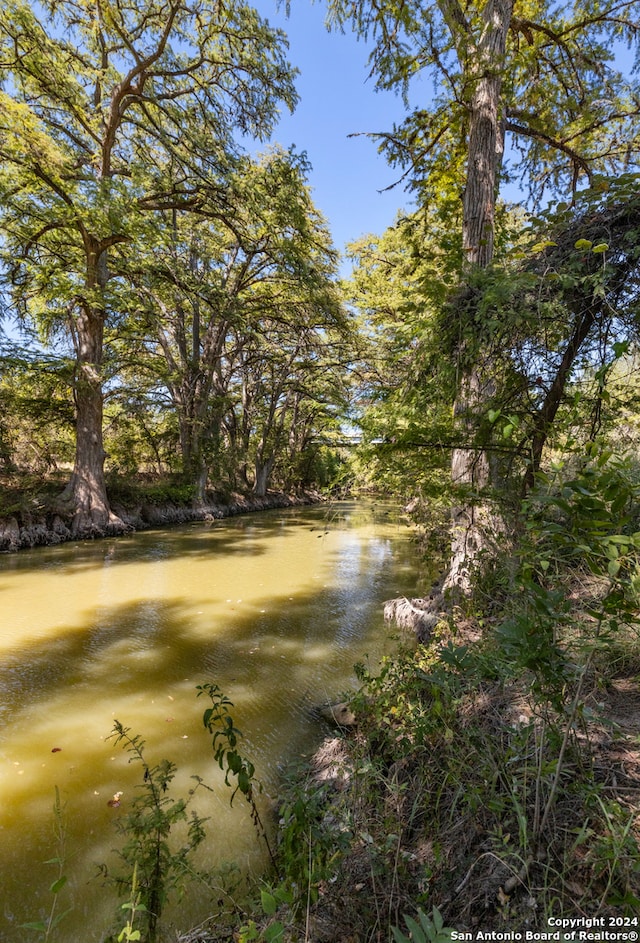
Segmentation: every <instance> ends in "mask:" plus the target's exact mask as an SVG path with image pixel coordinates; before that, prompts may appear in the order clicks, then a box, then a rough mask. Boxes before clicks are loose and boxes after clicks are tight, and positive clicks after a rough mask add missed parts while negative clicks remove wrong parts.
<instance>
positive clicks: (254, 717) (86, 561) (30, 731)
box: [0, 502, 426, 943]
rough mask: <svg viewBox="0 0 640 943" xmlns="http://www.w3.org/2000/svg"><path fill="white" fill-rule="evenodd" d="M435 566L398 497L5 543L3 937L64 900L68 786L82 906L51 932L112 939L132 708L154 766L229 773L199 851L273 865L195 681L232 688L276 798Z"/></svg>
mask: <svg viewBox="0 0 640 943" xmlns="http://www.w3.org/2000/svg"><path fill="white" fill-rule="evenodd" d="M424 581H426V577H425V578H424V580H423V575H422V574H420V573H419V572H418V566H417V563H416V559H415V548H414V545H413V543H412V540H411V533H410V531H409V530H408V529H407V527H406V526H405V525H404V524H403V523H402V522H401V521H400V520H399V518H398V516H397V513H396V512H395V509H393V508H390V507H389V506H387V505H384V504H380V505H372V504H366V503H365V504H360V503H353V502H341V503H339V504H337V505H333V506H331V507H326V506H322V507H314V508H310V509H304V510H300V509H295V510H293V509H292V510H287V511H270V512H266V513H262V514H256V515H247V516H245V517H238V518H233V519H230V520H228V521H223V522H216V523H215V524H212V525H208V524H196V525H190V526H186V527H178V528H173V529H168V530H164V531H153V532H149V533H142V534H136V535H133V536H131V537H126V538H120V539H118V540H105V541H99V542H96V543H83V544H65V545H62V546H60V547H51V548H43V549H41V550H36V551H32V552H24V553H21V554H17V555H15V554H14V555H4V556H2V557H0V602H1V609H0V692H1V701H0V799H1V802H0V872H1V874H2V883H1V888H0V898H1V901H0V902H1V907H0V941H2V943H4V941H6V943H22V941H33V940H37V939H38V936H37V934H35V933H33V931H27V930H22V929H20V924H21V923H23V922H25V921H31V920H37V919H40V918H42V917H43V916H44V915H45V913H46V912H47V911H48V907H49V905H50V903H51V894H50V893H49V891H48V888H49V886H50V884H51V883H52V881H54V880H55V878H56V876H57V871H56V869H55V867H54V866H53V865H50V864H49V865H47V864H44V862H45V861H46V860H47V859H50V858H52V857H54V856H55V855H57V853H58V851H57V848H56V844H55V839H54V833H53V814H52V805H53V802H54V798H55V788H56V787H58V789H59V791H60V795H61V798H62V800H63V802H64V803H65V819H66V823H67V824H66V851H67V854H68V855H69V860H68V863H67V865H66V867H65V874H66V875H67V876H68V878H69V880H68V883H67V885H66V886H65V888H64V889H63V891H62V892H61V893H60V895H59V897H60V899H59V906H60V908H61V909H66V908H67V907H72V908H73V909H72V911H71V913H70V914H69V915H68V916H67V917H65V920H64V922H63V923H62V924H61V925H60V929H59V931H58V935H57V937H54V938H53V939H58V940H62V941H64V943H94V941H95V943H99V941H100V940H101V939H102V936H103V934H104V933H105V931H106V929H107V928H108V927H109V926H111V925H112V921H113V916H114V912H115V908H116V907H117V906H118V901H117V900H116V898H115V897H113V896H112V895H111V892H110V891H108V890H105V889H104V888H103V887H102V885H101V883H100V882H99V881H98V880H96V878H95V874H96V866H97V864H98V863H100V862H108V861H112V860H113V852H112V850H113V849H114V848H115V847H117V846H118V844H119V843H120V842H121V839H120V838H119V836H118V834H117V831H116V827H115V826H116V822H117V818H118V816H119V815H121V814H122V813H123V812H124V811H126V808H127V802H128V801H130V799H131V797H132V796H133V794H134V793H135V789H136V786H135V784H136V782H139V770H136V769H135V768H134V767H132V765H130V764H129V763H128V762H127V756H126V755H125V754H124V753H123V751H122V750H121V749H120V748H119V747H117V746H115V745H114V743H113V741H112V740H109V739H108V738H109V735H110V733H111V732H112V728H113V722H114V720H115V719H117V720H119V721H120V722H121V723H123V724H124V725H125V726H127V727H130V728H131V729H132V732H135V733H140V734H142V736H143V737H144V738H145V740H146V742H147V754H148V758H149V760H150V761H154V762H155V761H157V760H159V759H161V758H164V757H166V758H169V759H171V760H172V761H173V762H175V763H176V764H177V766H178V768H179V774H178V776H177V778H176V792H178V793H179V792H180V791H182V792H183V793H186V791H187V790H188V789H189V788H190V786H191V785H192V781H191V779H190V776H191V775H192V774H198V775H200V776H202V777H203V778H204V779H205V780H206V781H207V782H209V783H211V784H212V785H214V787H215V790H216V791H215V793H214V794H210V793H204V794H202V795H201V796H200V797H199V799H198V802H197V805H196V807H197V809H198V811H199V812H200V813H201V814H203V815H206V816H208V817H209V819H210V821H209V824H208V832H209V835H210V838H209V839H208V843H207V847H206V850H204V851H203V853H202V855H201V858H202V859H203V860H202V861H201V863H205V862H206V864H208V865H209V866H215V867H218V866H221V867H226V866H227V864H228V863H231V862H233V863H234V866H235V865H238V867H239V868H240V869H241V870H243V871H250V872H259V871H260V869H261V867H262V866H263V864H264V859H263V851H262V849H261V848H260V846H259V844H258V843H257V842H256V837H255V834H254V832H253V829H252V826H251V822H250V820H249V816H248V814H247V809H246V806H245V805H244V804H243V803H242V802H240V801H236V802H235V803H234V807H233V809H230V808H229V803H228V799H229V794H228V790H227V789H226V787H224V786H223V784H222V783H221V782H220V775H219V771H218V770H217V768H216V766H215V764H214V762H213V759H212V753H211V747H210V739H209V738H208V736H207V734H206V733H205V731H204V728H203V727H202V720H201V717H202V710H203V709H204V707H205V706H206V705H205V704H204V703H203V702H202V699H200V700H196V696H195V694H196V692H195V689H196V685H198V684H202V683H203V682H207V681H212V682H215V683H216V684H218V685H219V686H220V687H221V688H222V690H223V691H224V692H225V693H226V694H227V695H228V696H229V697H230V698H231V700H232V701H233V702H234V705H235V706H234V709H233V711H232V713H233V716H234V720H235V721H236V724H237V726H238V727H240V729H241V730H242V731H243V734H244V739H243V741H242V749H243V752H244V753H245V754H246V755H248V756H250V758H251V759H252V761H253V762H254V763H255V765H256V768H257V775H258V776H259V777H260V778H261V779H262V781H263V782H264V783H265V786H266V787H267V790H268V791H270V792H271V793H273V794H275V793H277V788H278V781H279V778H280V776H281V771H282V768H283V766H284V765H286V764H287V763H289V762H290V761H292V760H293V759H295V758H296V757H299V756H301V755H304V754H306V753H308V752H309V751H310V750H312V749H313V747H314V746H315V745H316V744H317V743H318V742H319V740H320V739H321V737H322V736H323V735H324V734H325V733H326V728H325V727H324V726H323V724H322V722H321V721H320V720H319V719H318V716H317V713H316V711H315V708H316V707H317V705H319V704H322V703H324V702H328V701H331V700H334V699H336V698H338V697H339V696H340V694H341V693H342V692H344V691H345V690H349V689H351V688H353V687H354V686H355V685H356V680H355V676H354V672H353V665H354V663H356V662H358V661H367V660H369V662H370V663H371V665H372V666H375V665H376V664H377V662H378V659H379V657H380V656H381V655H382V654H383V653H384V652H385V651H388V650H390V649H391V648H392V647H393V645H394V644H396V643H395V642H394V641H392V640H391V639H390V633H391V629H390V628H389V627H388V626H386V625H385V624H384V621H383V619H382V614H381V604H382V602H383V601H384V600H385V599H387V598H389V597H391V596H396V595H405V594H415V591H416V589H419V588H420V585H421V584H422V582H424ZM118 791H122V793H123V796H122V799H121V805H120V807H119V808H114V807H113V806H110V805H108V801H109V799H110V798H111V797H112V796H113V794H114V793H116V792H118ZM209 897H210V895H209V892H208V891H206V890H204V889H201V890H198V891H193V892H192V893H191V894H190V895H189V896H188V898H187V899H186V900H185V901H184V902H183V903H182V905H180V906H179V907H177V908H174V910H172V911H171V912H170V915H169V916H170V919H171V920H172V921H174V922H175V924H176V925H178V926H182V927H188V926H192V925H195V924H197V923H198V922H199V921H200V920H201V919H203V917H204V916H206V914H207V913H208V912H210V899H209Z"/></svg>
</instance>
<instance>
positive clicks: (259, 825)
mask: <svg viewBox="0 0 640 943" xmlns="http://www.w3.org/2000/svg"><path fill="white" fill-rule="evenodd" d="M197 691H198V697H200V696H201V695H203V694H204V695H205V696H206V697H208V698H209V699H210V700H211V707H208V708H207V709H206V710H205V711H204V714H203V716H202V722H203V724H204V726H205V728H206V730H208V731H209V733H210V734H211V735H212V747H213V755H214V758H215V760H216V762H217V763H218V765H219V766H220V769H221V770H223V772H224V774H225V778H224V781H225V783H226V784H227V785H228V786H230V785H232V782H231V778H232V777H233V779H234V780H235V788H234V790H233V792H232V794H231V802H232V803H233V800H234V798H235V796H236V794H237V793H238V792H240V793H241V794H242V795H243V796H244V798H245V799H246V801H247V802H248V804H249V807H250V809H251V820H252V822H253V824H254V826H255V828H256V831H257V833H258V835H259V836H260V838H261V839H262V840H263V841H264V843H265V845H266V848H267V851H268V853H269V857H270V858H271V861H272V863H275V858H274V855H273V851H272V849H271V845H270V842H269V836H268V835H267V830H266V828H265V825H264V822H263V821H262V817H261V815H260V810H259V809H258V805H257V803H256V798H255V794H256V792H258V793H260V792H262V783H261V782H260V781H259V780H258V779H256V776H255V766H254V765H253V763H252V762H251V760H249V759H247V757H245V756H242V754H241V753H240V752H239V751H238V749H237V746H238V740H239V738H240V737H242V731H240V730H238V728H237V727H236V726H235V724H234V722H233V717H232V716H231V714H230V713H229V710H228V708H230V707H233V702H232V701H230V700H229V698H228V697H227V696H226V695H225V694H223V693H222V691H221V690H220V688H219V687H218V685H217V684H212V683H207V684H202V685H198V687H197ZM196 779H198V782H199V783H202V780H200V779H199V778H198V777H196Z"/></svg>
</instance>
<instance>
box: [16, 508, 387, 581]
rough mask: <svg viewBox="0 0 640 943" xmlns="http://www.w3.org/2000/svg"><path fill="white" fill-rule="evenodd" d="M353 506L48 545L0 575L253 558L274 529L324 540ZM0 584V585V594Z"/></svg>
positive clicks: (24, 553) (23, 554)
mask: <svg viewBox="0 0 640 943" xmlns="http://www.w3.org/2000/svg"><path fill="white" fill-rule="evenodd" d="M353 509H354V504H353V503H352V502H348V503H346V502H345V503H344V504H341V505H333V504H320V505H311V506H310V507H305V508H304V509H302V510H301V509H300V508H276V509H272V510H268V511H260V512H253V513H249V514H242V515H239V516H238V517H227V518H221V519H216V520H214V521H195V522H193V523H191V524H176V525H174V526H168V527H164V528H154V529H151V530H145V531H136V532H133V533H132V534H129V535H124V536H120V537H113V538H112V537H105V538H102V539H100V540H96V541H95V542H93V541H79V542H76V543H74V542H68V543H61V544H58V545H53V546H47V547H34V548H32V549H29V550H21V551H19V552H18V553H4V554H0V563H1V571H2V574H3V576H4V575H6V574H10V573H21V572H25V571H29V570H34V571H41V570H43V569H59V570H60V571H61V572H72V571H73V572H78V571H80V570H82V569H85V568H87V569H99V568H102V567H104V566H107V565H108V566H124V565H126V564H131V563H136V564H137V563H140V562H142V561H143V560H147V561H149V562H151V561H154V560H159V559H166V560H171V559H174V558H176V557H182V556H184V555H185V554H189V555H190V556H193V557H198V556H209V555H210V554H212V553H217V554H238V555H240V556H254V555H258V554H262V553H265V552H266V550H267V545H266V543H265V541H267V542H268V540H269V538H270V537H271V536H273V533H274V531H278V532H280V533H285V532H286V531H287V529H295V528H296V527H298V526H309V522H310V520H312V521H315V522H316V523H315V525H313V524H312V525H311V527H310V528H309V529H310V530H313V531H315V530H318V531H319V534H318V536H322V531H325V530H326V529H328V528H329V527H331V526H336V524H338V523H339V522H340V521H341V519H343V518H344V516H345V514H350V513H353ZM389 515H390V512H388V511H386V510H382V511H380V512H378V517H379V518H380V520H384V519H388V517H389ZM1 589H2V586H1V585H0V590H1Z"/></svg>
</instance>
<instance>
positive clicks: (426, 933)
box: [391, 907, 453, 943]
mask: <svg viewBox="0 0 640 943" xmlns="http://www.w3.org/2000/svg"><path fill="white" fill-rule="evenodd" d="M418 921H419V922H418ZM418 921H416V920H414V919H413V917H408V916H406V915H405V918H404V922H405V923H406V925H407V929H408V930H409V936H405V935H404V933H402V931H401V930H399V929H398V928H397V927H392V928H391V930H392V933H393V938H394V940H395V941H396V943H447V941H449V940H451V939H452V936H451V934H452V933H453V929H452V928H451V927H445V925H444V921H443V919H442V914H441V913H440V911H439V910H438V908H437V907H434V908H433V910H432V911H431V916H430V917H429V916H427V914H426V913H425V912H424V911H423V910H419V911H418Z"/></svg>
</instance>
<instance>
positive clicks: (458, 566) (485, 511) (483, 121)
mask: <svg viewBox="0 0 640 943" xmlns="http://www.w3.org/2000/svg"><path fill="white" fill-rule="evenodd" d="M512 13H513V0H489V2H488V3H487V6H486V8H485V13H484V29H483V32H482V35H481V36H480V39H479V41H478V45H477V49H476V50H475V53H476V54H475V55H474V56H472V57H471V59H472V61H473V66H472V67H471V68H472V69H473V73H472V75H470V79H471V80H472V82H473V94H472V98H471V102H470V108H469V121H470V124H469V143H468V154H467V177H466V187H465V192H464V200H463V224H462V226H463V229H462V248H463V254H464V260H465V266H466V269H467V271H468V272H471V271H472V270H473V269H476V268H486V267H487V266H488V265H490V264H491V261H492V259H493V251H494V239H495V207H496V199H497V191H498V175H499V172H500V168H501V166H502V159H503V154H504V123H503V115H502V113H501V91H502V69H503V62H504V54H505V50H506V41H507V34H508V31H509V24H510V23H511V18H512ZM474 346H475V345H474V343H473V338H470V339H469V341H468V342H467V341H465V340H464V339H463V341H462V343H461V349H460V351H459V357H460V364H461V369H460V381H459V388H458V395H457V399H456V405H455V415H456V417H457V418H458V425H459V431H460V433H461V434H462V437H463V438H464V439H465V446H466V447H465V448H462V449H454V451H453V455H452V460H451V474H452V479H453V483H454V485H456V486H463V487H465V488H466V489H467V494H468V499H467V501H466V503H465V505H464V506H463V507H459V508H456V509H455V510H454V513H453V535H452V547H451V561H450V567H449V571H448V573H447V576H446V578H445V581H444V589H445V590H448V591H449V592H458V593H462V594H463V595H466V594H468V593H469V591H470V589H471V574H472V571H473V569H474V567H475V565H476V563H477V562H478V555H479V554H480V553H481V552H482V551H483V550H485V549H487V548H488V547H489V545H490V541H491V536H492V533H495V532H500V531H501V529H502V527H501V521H500V519H499V516H498V515H497V514H496V512H495V509H491V508H490V506H489V504H488V503H487V502H486V501H485V500H483V493H484V492H485V491H486V489H487V488H488V487H489V486H490V485H491V484H495V482H492V480H491V479H492V474H491V462H490V460H489V456H488V454H487V452H486V451H485V450H483V449H482V448H477V449H476V448H473V446H472V443H473V439H474V434H475V430H476V429H477V426H478V419H479V418H480V417H481V416H482V413H483V412H484V411H485V410H486V409H487V408H488V403H489V400H490V397H491V396H492V394H493V393H494V389H495V388H494V382H493V376H492V364H491V363H490V362H485V363H483V364H481V363H480V362H479V360H478V356H477V354H475V353H470V351H472V350H473V349H474Z"/></svg>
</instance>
